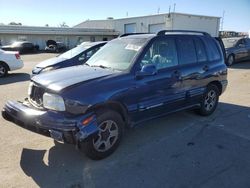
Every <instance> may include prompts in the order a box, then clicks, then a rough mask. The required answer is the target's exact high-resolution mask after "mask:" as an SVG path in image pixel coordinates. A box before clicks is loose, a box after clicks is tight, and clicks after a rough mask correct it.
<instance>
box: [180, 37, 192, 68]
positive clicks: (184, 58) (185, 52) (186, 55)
mask: <svg viewBox="0 0 250 188" xmlns="http://www.w3.org/2000/svg"><path fill="white" fill-rule="evenodd" d="M176 42H177V45H178V49H179V50H178V53H179V54H178V57H179V64H181V65H182V64H191V63H195V62H197V58H196V52H195V46H194V42H193V39H192V38H191V37H179V38H178V39H177V41H176Z"/></svg>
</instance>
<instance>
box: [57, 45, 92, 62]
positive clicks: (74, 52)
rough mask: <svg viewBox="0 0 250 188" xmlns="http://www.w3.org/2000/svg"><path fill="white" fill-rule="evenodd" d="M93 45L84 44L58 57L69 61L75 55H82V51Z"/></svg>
mask: <svg viewBox="0 0 250 188" xmlns="http://www.w3.org/2000/svg"><path fill="white" fill-rule="evenodd" d="M92 46H93V44H84V45H79V46H77V47H75V48H73V49H71V50H69V51H67V52H65V53H63V54H61V55H59V57H61V58H65V59H70V58H72V57H75V56H77V55H79V54H80V53H82V52H83V51H85V50H87V49H89V48H90V47H92Z"/></svg>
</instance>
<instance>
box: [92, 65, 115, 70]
mask: <svg viewBox="0 0 250 188" xmlns="http://www.w3.org/2000/svg"><path fill="white" fill-rule="evenodd" d="M91 67H100V68H102V69H112V67H106V66H104V65H92V66H91Z"/></svg>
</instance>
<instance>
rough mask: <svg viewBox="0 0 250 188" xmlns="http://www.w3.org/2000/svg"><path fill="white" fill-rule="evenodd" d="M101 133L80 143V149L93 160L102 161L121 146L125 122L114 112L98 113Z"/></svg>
mask: <svg viewBox="0 0 250 188" xmlns="http://www.w3.org/2000/svg"><path fill="white" fill-rule="evenodd" d="M97 123H98V126H99V132H98V134H97V135H95V136H93V137H92V138H89V139H88V140H87V141H83V142H81V143H80V149H81V150H82V151H83V152H84V153H85V154H86V155H87V156H88V157H89V158H91V159H93V160H100V159H103V158H106V157H108V156H109V155H111V154H112V153H113V152H114V151H115V150H116V149H117V147H118V146H119V144H120V142H121V139H122V135H123V132H124V121H123V120H122V117H121V115H120V114H119V113H117V112H115V111H113V110H105V111H104V110H102V111H100V112H99V113H97Z"/></svg>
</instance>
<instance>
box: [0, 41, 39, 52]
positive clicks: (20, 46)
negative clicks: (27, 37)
mask: <svg viewBox="0 0 250 188" xmlns="http://www.w3.org/2000/svg"><path fill="white" fill-rule="evenodd" d="M1 49H2V50H5V51H18V52H19V53H20V54H24V53H34V52H37V51H38V50H39V46H38V45H34V44H33V43H31V42H28V41H17V42H14V43H13V44H11V45H7V46H2V47H1Z"/></svg>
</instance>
